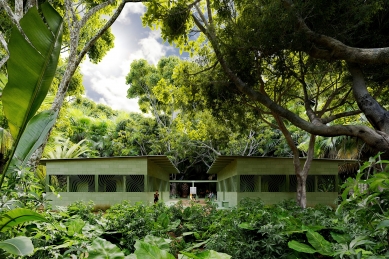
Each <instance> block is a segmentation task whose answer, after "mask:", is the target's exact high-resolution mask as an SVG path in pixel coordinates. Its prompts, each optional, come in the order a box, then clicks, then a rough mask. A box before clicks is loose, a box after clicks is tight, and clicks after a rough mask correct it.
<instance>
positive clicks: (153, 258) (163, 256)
mask: <svg viewBox="0 0 389 259" xmlns="http://www.w3.org/2000/svg"><path fill="white" fill-rule="evenodd" d="M135 249H136V250H135V255H136V257H137V258H142V259H175V257H174V256H173V255H172V254H170V253H168V252H167V251H165V250H161V249H159V248H158V247H157V246H153V245H150V244H147V243H146V242H143V241H140V240H137V241H136V243H135Z"/></svg>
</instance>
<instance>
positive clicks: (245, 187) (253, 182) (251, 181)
mask: <svg viewBox="0 0 389 259" xmlns="http://www.w3.org/2000/svg"><path fill="white" fill-rule="evenodd" d="M260 181H261V179H260V176H259V175H241V176H240V192H259V186H260Z"/></svg>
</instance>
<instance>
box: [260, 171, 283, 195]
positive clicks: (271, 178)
mask: <svg viewBox="0 0 389 259" xmlns="http://www.w3.org/2000/svg"><path fill="white" fill-rule="evenodd" d="M261 191H262V192H286V191H287V184H286V175H262V176H261Z"/></svg>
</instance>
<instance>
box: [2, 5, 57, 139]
mask: <svg viewBox="0 0 389 259" xmlns="http://www.w3.org/2000/svg"><path fill="white" fill-rule="evenodd" d="M41 8H42V12H43V15H44V16H45V18H46V21H47V23H48V24H49V25H50V28H48V27H47V25H46V24H45V23H44V22H43V20H42V18H41V17H40V15H39V14H38V11H37V8H36V7H32V8H30V9H29V11H28V12H27V14H26V15H25V16H24V17H23V18H22V19H21V20H20V25H21V27H22V28H23V31H24V32H25V34H26V35H27V37H28V38H29V40H30V42H31V44H32V45H33V46H31V45H30V43H28V42H27V41H26V39H25V38H24V36H23V35H22V34H21V33H20V32H19V30H18V29H17V28H16V27H15V26H14V27H13V29H12V33H11V38H10V40H9V44H8V46H9V53H10V58H9V60H8V61H7V68H8V69H7V70H8V83H7V85H6V87H5V88H4V90H3V95H2V101H3V107H4V114H5V116H6V118H7V120H8V123H9V127H10V131H11V134H12V136H13V138H14V139H15V140H17V139H18V136H20V135H21V133H22V132H23V131H24V129H25V127H26V125H27V123H28V121H29V120H30V119H31V118H32V117H33V116H34V115H35V113H36V112H37V110H38V108H39V107H40V105H41V103H42V101H43V99H44V98H45V97H46V94H47V92H48V90H49V88H50V85H51V82H52V80H53V78H54V74H55V71H56V69H57V64H58V57H59V53H60V50H61V42H62V28H63V26H62V18H61V16H60V15H59V14H58V13H57V12H56V11H55V10H54V9H53V8H52V7H51V6H50V5H49V4H48V3H45V4H43V5H42V6H41Z"/></svg>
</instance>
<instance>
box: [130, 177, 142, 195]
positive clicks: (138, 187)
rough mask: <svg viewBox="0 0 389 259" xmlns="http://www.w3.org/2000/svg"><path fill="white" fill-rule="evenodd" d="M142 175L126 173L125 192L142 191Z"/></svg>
mask: <svg viewBox="0 0 389 259" xmlns="http://www.w3.org/2000/svg"><path fill="white" fill-rule="evenodd" d="M144 179H145V178H144V175H126V192H144V190H145V180H144Z"/></svg>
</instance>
